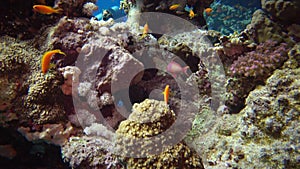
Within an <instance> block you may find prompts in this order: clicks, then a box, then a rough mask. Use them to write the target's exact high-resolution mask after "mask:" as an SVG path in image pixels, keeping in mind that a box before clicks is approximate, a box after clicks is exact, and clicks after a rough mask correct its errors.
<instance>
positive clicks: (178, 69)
mask: <svg viewBox="0 0 300 169" xmlns="http://www.w3.org/2000/svg"><path fill="white" fill-rule="evenodd" d="M188 68H189V66H185V67H182V66H180V65H179V64H178V63H177V62H175V61H173V60H172V61H171V62H170V63H169V64H168V66H167V71H168V72H169V73H171V74H172V76H173V77H174V78H176V77H177V75H178V74H180V73H182V72H183V73H185V74H186V75H187V76H189V75H188V74H187V70H188Z"/></svg>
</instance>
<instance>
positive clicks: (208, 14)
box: [204, 8, 213, 16]
mask: <svg viewBox="0 0 300 169" xmlns="http://www.w3.org/2000/svg"><path fill="white" fill-rule="evenodd" d="M212 11H213V10H212V9H211V8H206V9H204V12H205V13H206V15H207V16H210V13H211V12H212Z"/></svg>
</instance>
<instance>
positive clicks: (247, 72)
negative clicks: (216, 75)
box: [230, 40, 288, 78]
mask: <svg viewBox="0 0 300 169" xmlns="http://www.w3.org/2000/svg"><path fill="white" fill-rule="evenodd" d="M276 44H277V43H276V42H274V41H271V40H269V41H266V42H265V43H262V44H260V45H258V46H257V48H256V49H255V51H251V52H248V53H246V55H244V56H242V57H239V58H238V60H236V61H235V62H234V63H233V64H232V65H231V68H230V71H231V74H232V75H233V76H237V77H255V78H263V77H268V76H269V75H270V74H271V73H272V72H273V71H274V70H275V69H277V68H278V67H279V66H281V65H282V64H283V62H284V61H286V60H287V59H288V57H287V51H286V44H284V43H281V44H280V45H279V46H277V45H276Z"/></svg>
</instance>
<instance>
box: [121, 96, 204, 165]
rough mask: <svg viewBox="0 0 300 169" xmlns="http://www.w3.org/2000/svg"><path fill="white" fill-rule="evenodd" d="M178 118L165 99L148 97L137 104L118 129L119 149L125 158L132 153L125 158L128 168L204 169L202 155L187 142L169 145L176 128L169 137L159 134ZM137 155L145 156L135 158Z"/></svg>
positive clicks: (174, 135)
mask: <svg viewBox="0 0 300 169" xmlns="http://www.w3.org/2000/svg"><path fill="white" fill-rule="evenodd" d="M175 118H176V117H175V114H174V112H173V111H171V110H169V109H168V106H167V105H165V104H164V102H160V101H156V100H149V99H146V100H145V101H143V102H142V103H140V104H134V106H133V111H132V113H131V114H130V116H129V118H128V120H125V121H123V122H121V124H120V126H119V128H118V130H117V131H116V145H117V147H116V150H117V152H119V153H121V155H123V156H125V157H126V156H128V155H129V158H126V161H127V167H128V168H143V167H147V166H153V167H156V168H160V167H168V168H176V167H178V166H181V168H203V166H202V162H201V159H200V158H199V156H198V155H197V154H195V152H193V151H192V150H190V149H189V148H188V147H187V145H185V143H183V142H179V143H178V144H175V145H174V146H171V147H170V144H171V142H172V141H170V140H172V139H176V132H175V131H173V132H174V133H171V135H169V136H168V137H169V138H166V136H162V137H159V135H160V134H162V132H166V130H167V129H168V128H170V126H171V125H173V123H174V121H175V120H176V119H175ZM156 136H157V137H156ZM171 137H173V138H171ZM139 139H141V140H139ZM140 141H141V142H140ZM179 141H180V140H179ZM139 149H141V150H139ZM135 156H137V157H143V158H138V159H136V158H132V157H135ZM130 157H131V158H130Z"/></svg>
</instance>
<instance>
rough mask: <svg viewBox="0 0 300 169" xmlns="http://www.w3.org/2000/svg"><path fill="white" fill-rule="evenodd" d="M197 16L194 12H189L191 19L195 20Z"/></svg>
mask: <svg viewBox="0 0 300 169" xmlns="http://www.w3.org/2000/svg"><path fill="white" fill-rule="evenodd" d="M195 16H196V15H195V13H194V11H193V10H192V9H191V10H190V12H189V17H190V19H193V18H194V17H195Z"/></svg>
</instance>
